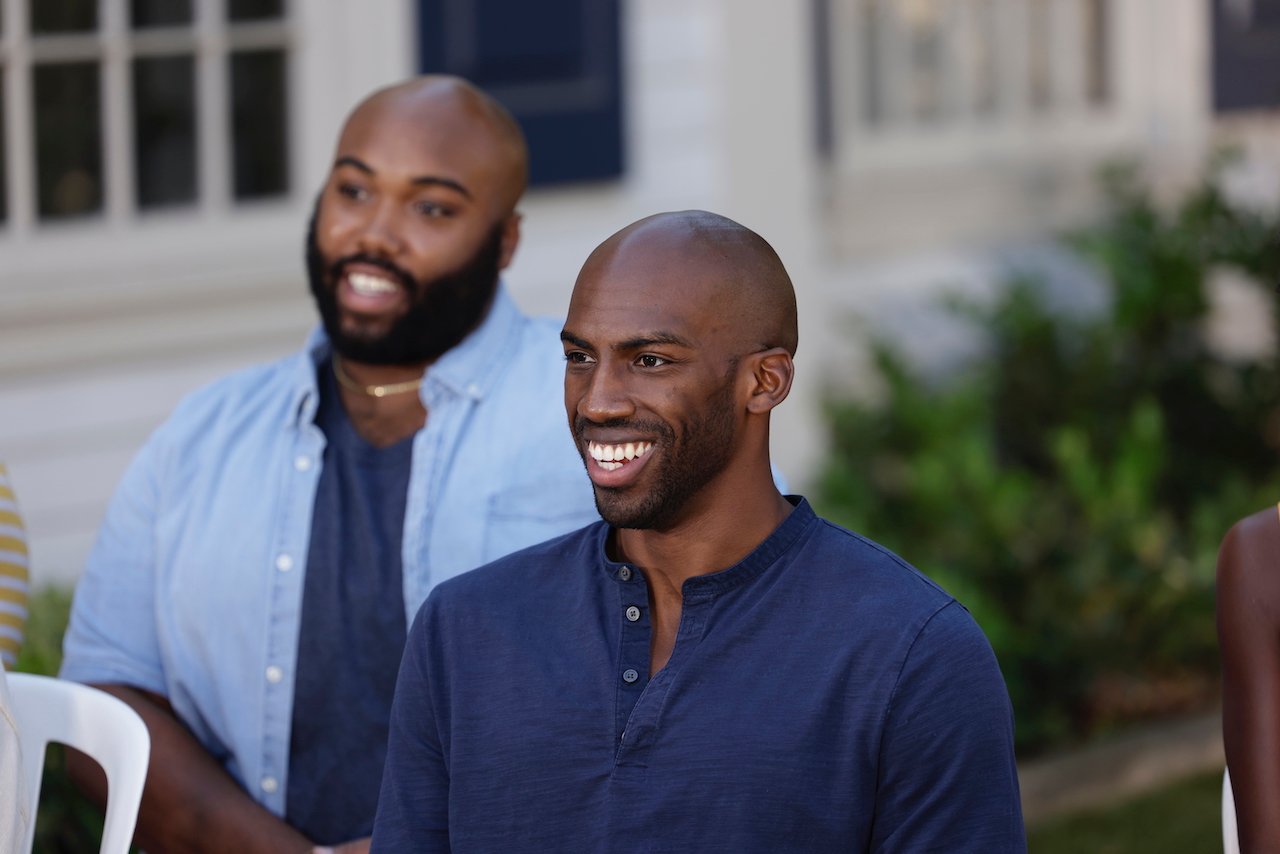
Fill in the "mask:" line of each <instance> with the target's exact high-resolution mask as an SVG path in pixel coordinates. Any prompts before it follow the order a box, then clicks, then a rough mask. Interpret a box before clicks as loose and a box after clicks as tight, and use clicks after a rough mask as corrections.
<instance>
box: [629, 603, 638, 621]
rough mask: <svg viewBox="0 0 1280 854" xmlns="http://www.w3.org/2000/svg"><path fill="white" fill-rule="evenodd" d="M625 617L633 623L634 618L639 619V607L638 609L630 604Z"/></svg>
mask: <svg viewBox="0 0 1280 854" xmlns="http://www.w3.org/2000/svg"><path fill="white" fill-rule="evenodd" d="M627 619H628V620H630V621H631V622H633V623H634V622H635V621H636V620H638V619H640V609H639V608H637V607H636V606H635V605H632V606H631V607H630V608H628V609H627Z"/></svg>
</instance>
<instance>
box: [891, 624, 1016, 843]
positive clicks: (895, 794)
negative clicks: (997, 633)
mask: <svg viewBox="0 0 1280 854" xmlns="http://www.w3.org/2000/svg"><path fill="white" fill-rule="evenodd" d="M885 723H886V725H885V730H884V737H883V741H882V744H881V754H880V758H881V761H880V769H881V776H880V781H879V785H878V792H877V795H876V814H875V820H874V823H873V830H872V839H871V846H870V848H871V851H874V852H877V854H889V852H906V851H911V852H918V851H939V852H943V851H945V852H948V854H958V852H967V851H972V852H986V853H987V854H990V853H991V852H1022V851H1025V850H1026V837H1025V834H1024V831H1023V824H1022V812H1021V808H1020V802H1019V793H1018V772H1017V767H1016V765H1015V762H1014V752H1013V712H1012V709H1011V708H1010V705H1009V700H1008V694H1007V692H1006V691H1005V688H1004V681H1003V679H1002V677H1001V675H1000V668H999V666H998V665H997V663H996V659H995V655H994V654H993V653H992V651H991V646H990V644H988V643H987V639H986V637H984V636H983V634H982V631H981V630H980V629H979V628H978V626H977V624H976V623H975V622H974V621H973V618H972V617H970V616H969V613H968V612H967V611H966V610H964V608H963V607H962V606H961V605H960V604H959V603H957V602H954V601H952V602H951V603H950V604H948V605H947V606H946V607H944V608H942V609H941V610H939V611H938V613H937V614H935V615H934V616H933V618H932V619H931V620H930V621H929V622H928V623H927V624H926V625H925V626H924V628H923V629H921V631H920V633H919V635H918V636H917V637H916V640H915V642H914V643H913V644H912V645H911V649H910V650H909V652H908V653H907V658H906V661H905V662H904V664H903V668H902V672H901V674H900V676H899V677H898V684H897V687H896V688H895V690H894V694H893V698H892V700H891V702H890V705H889V708H888V710H887V712H886V722H885Z"/></svg>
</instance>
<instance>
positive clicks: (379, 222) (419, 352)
mask: <svg viewBox="0 0 1280 854" xmlns="http://www.w3.org/2000/svg"><path fill="white" fill-rule="evenodd" d="M525 162H526V161H525V155H524V148H523V141H522V140H521V138H520V136H519V131H518V129H516V128H515V126H514V124H513V123H511V122H510V119H509V117H506V116H505V114H503V113H501V111H500V108H497V107H496V105H494V104H493V103H492V102H490V101H488V100H487V99H486V97H485V96H483V95H481V94H480V93H478V92H477V91H476V90H474V89H471V88H470V87H468V86H466V85H465V84H461V83H460V82H459V81H456V80H451V79H448V78H423V79H420V80H415V81H411V82H410V83H409V84H405V85H403V86H400V87H396V88H394V89H390V90H385V91H383V92H380V93H378V94H375V95H374V96H373V97H371V98H370V99H369V100H367V101H365V102H364V103H363V104H362V105H361V106H360V107H359V108H357V109H356V111H355V112H354V113H353V114H352V116H351V118H350V119H349V120H348V121H347V124H346V126H345V127H344V129H343V132H342V136H341V138H340V139H339V142H338V150H337V154H336V157H335V160H334V166H333V169H332V172H331V173H330V175H329V180H328V181H327V182H326V184H325V186H324V189H323V190H322V191H321V194H320V197H319V199H318V200H317V203H316V212H315V216H314V217H313V220H312V227H311V231H310V233H309V236H308V271H309V275H310V277H311V288H312V292H313V295H314V296H315V298H316V302H317V305H318V307H319V309H320V313H321V317H322V318H323V320H324V322H325V327H326V331H327V332H328V333H329V336H330V339H331V340H332V341H333V343H334V347H335V348H336V349H337V350H338V352H339V353H340V354H342V355H343V356H344V357H346V358H348V359H350V360H352V361H360V362H368V363H374V364H416V363H422V362H428V361H431V360H433V359H434V358H436V357H437V356H439V355H440V354H441V353H443V352H445V351H446V350H448V349H449V348H450V347H452V346H454V345H455V344H457V343H458V342H459V341H461V340H462V338H463V337H464V336H465V335H466V334H467V333H468V332H469V331H470V330H471V329H473V328H474V327H475V326H476V325H478V324H479V322H480V320H481V318H482V317H483V315H484V313H485V311H486V310H487V308H488V306H489V304H490V302H491V300H492V298H493V293H494V290H495V289H496V287H497V278H498V271H499V270H500V269H502V268H504V267H505V266H506V265H507V264H508V263H509V262H510V260H511V256H512V253H513V252H514V250H515V245H516V242H517V241H518V239H519V218H518V216H517V215H516V214H515V213H514V206H515V203H516V201H517V200H518V199H519V196H520V194H521V192H522V191H523V189H524V180H525Z"/></svg>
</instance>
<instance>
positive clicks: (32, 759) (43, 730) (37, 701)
mask: <svg viewBox="0 0 1280 854" xmlns="http://www.w3.org/2000/svg"><path fill="white" fill-rule="evenodd" d="M8 681H9V693H10V695H11V698H12V701H13V703H12V711H13V716H14V719H15V720H16V721H17V724H18V738H19V740H20V741H21V744H22V761H23V765H24V767H25V770H26V777H27V795H28V797H30V799H31V811H30V815H31V826H30V828H29V829H28V831H27V844H26V850H28V851H29V850H30V849H31V841H32V835H33V834H34V832H35V815H36V802H37V801H38V799H39V797H40V778H41V777H42V776H43V775H44V753H45V747H46V746H47V745H48V744H49V742H51V741H54V742H57V743H59V744H65V745H68V746H70V747H74V748H75V749H76V750H79V751H81V752H82V753H86V754H88V755H89V756H91V757H93V758H94V759H95V760H97V762H98V764H100V765H101V766H102V770H103V771H105V772H106V774H107V815H106V823H105V825H104V826H103V829H102V846H101V847H100V848H99V851H100V852H101V854H128V851H129V844H130V842H131V841H132V839H133V828H134V825H135V824H136V823H137V820H138V805H139V804H140V803H141V802H142V785H143V783H144V782H146V779H147V762H148V760H149V759H150V756H151V736H150V734H149V733H148V732H147V725H146V724H144V723H143V722H142V718H140V717H138V713H137V712H135V711H134V710H133V709H131V708H129V706H128V705H127V704H125V703H124V702H122V701H121V700H118V699H116V698H115V697H113V696H111V695H110V694H107V693H105V692H103V691H99V690H97V689H96V688H90V687H89V686H87V685H79V684H77V683H75V682H65V681H63V680H61V679H52V678H50V677H48V676H35V675H32V674H30V673H10V674H9V675H8Z"/></svg>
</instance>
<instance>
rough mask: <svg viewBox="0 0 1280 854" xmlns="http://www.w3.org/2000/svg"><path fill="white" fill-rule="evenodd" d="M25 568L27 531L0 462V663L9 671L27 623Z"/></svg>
mask: <svg viewBox="0 0 1280 854" xmlns="http://www.w3.org/2000/svg"><path fill="white" fill-rule="evenodd" d="M29 571H30V560H29V558H28V555H27V534H26V531H25V530H24V529H23V527H22V517H21V516H19V515H18V500H17V497H16V496H15V495H14V493H13V484H12V483H10V482H9V471H8V469H6V468H5V466H4V463H0V662H3V663H4V666H5V667H6V668H8V669H10V670H12V669H13V666H14V664H15V663H16V662H17V660H18V650H19V649H21V648H22V630H23V627H24V626H25V625H26V623H27V584H28V573H29Z"/></svg>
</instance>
